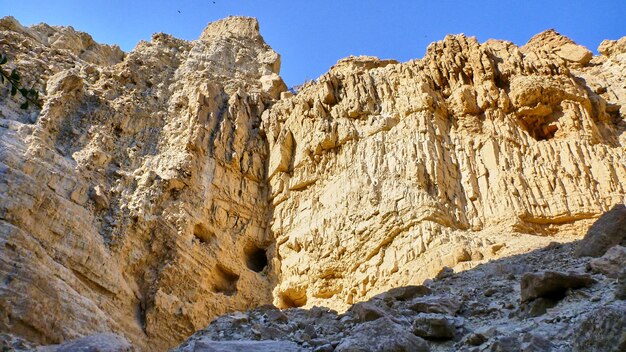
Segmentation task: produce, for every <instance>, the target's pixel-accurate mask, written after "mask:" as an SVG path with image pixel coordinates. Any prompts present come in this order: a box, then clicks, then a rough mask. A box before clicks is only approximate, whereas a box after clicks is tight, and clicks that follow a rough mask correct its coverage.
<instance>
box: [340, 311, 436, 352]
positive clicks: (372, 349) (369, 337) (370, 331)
mask: <svg viewBox="0 0 626 352" xmlns="http://www.w3.org/2000/svg"><path fill="white" fill-rule="evenodd" d="M383 351H384V352H391V351H397V352H400V351H415V352H427V351H430V348H429V347H428V343H427V342H426V341H424V340H423V339H421V338H419V337H417V336H415V335H413V334H412V333H410V332H409V329H406V328H404V327H403V326H401V325H398V324H396V323H394V322H393V321H392V320H391V319H389V318H381V319H376V320H374V321H370V322H367V323H363V324H360V325H358V326H357V327H356V328H355V329H354V330H352V332H351V333H350V336H348V337H346V338H345V339H343V341H341V343H340V344H339V345H338V346H337V348H336V349H335V352H383Z"/></svg>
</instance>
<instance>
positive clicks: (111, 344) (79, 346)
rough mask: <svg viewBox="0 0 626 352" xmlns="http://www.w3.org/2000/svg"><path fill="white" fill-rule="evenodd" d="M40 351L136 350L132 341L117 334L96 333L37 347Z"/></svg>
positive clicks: (97, 351)
mask: <svg viewBox="0 0 626 352" xmlns="http://www.w3.org/2000/svg"><path fill="white" fill-rule="evenodd" d="M37 351H38V352H131V351H135V349H134V348H133V347H132V345H131V344H130V342H128V340H126V339H125V338H124V337H122V336H119V335H116V334H110V333H109V334H96V335H90V336H86V337H82V338H78V339H75V340H71V341H67V342H65V343H63V344H60V345H52V346H44V347H39V348H37Z"/></svg>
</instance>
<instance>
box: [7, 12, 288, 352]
mask: <svg viewBox="0 0 626 352" xmlns="http://www.w3.org/2000/svg"><path fill="white" fill-rule="evenodd" d="M0 29H1V30H2V35H3V36H4V38H6V40H4V41H3V42H2V44H1V50H2V51H4V52H7V54H8V56H9V62H10V64H12V65H15V66H17V67H18V68H19V70H20V72H23V73H24V78H23V80H24V82H25V83H26V84H28V85H30V84H32V83H34V84H35V87H36V88H37V89H39V90H41V92H42V94H43V95H44V99H43V102H44V106H43V109H42V110H41V111H37V110H36V109H34V108H33V109H31V110H29V111H21V110H20V109H19V108H16V107H15V106H13V105H14V104H18V103H17V102H12V101H11V100H10V99H9V100H7V101H9V102H8V103H6V104H5V100H4V99H5V98H3V100H2V102H3V103H2V104H1V106H2V110H1V115H0V116H1V117H2V120H0V121H1V122H0V146H1V148H0V161H1V163H0V174H1V175H2V177H1V178H0V214H1V220H0V273H1V275H2V284H0V311H2V314H1V315H0V329H1V330H2V331H9V332H13V333H16V334H19V335H21V336H24V337H26V338H28V339H31V340H32V341H35V342H38V343H46V344H49V343H59V342H62V341H64V340H66V339H71V338H75V337H79V336H83V335H88V334H93V333H94V332H107V331H112V332H116V333H122V334H123V335H125V336H126V337H127V338H128V339H129V340H131V341H132V342H133V344H135V345H136V346H138V347H140V348H141V349H146V350H147V349H152V350H163V349H165V348H166V347H170V346H172V345H175V344H177V343H179V342H180V341H182V340H183V339H184V338H186V337H187V336H189V335H190V334H192V333H193V332H194V331H196V330H197V329H200V328H202V327H204V326H206V325H207V324H208V323H209V321H210V320H211V319H212V318H213V317H215V316H217V315H219V314H223V313H225V312H227V311H232V310H239V309H246V308H249V307H251V306H256V305H260V304H263V303H269V302H271V301H272V296H271V292H272V288H273V286H274V285H275V275H274V268H275V264H274V263H272V258H273V251H274V249H273V248H274V247H273V243H274V241H273V237H272V236H271V234H270V233H269V232H268V231H267V230H266V229H267V228H268V226H267V223H268V216H269V213H268V211H269V208H268V207H267V204H268V200H267V199H268V188H267V185H266V182H265V179H266V175H265V172H266V171H265V170H266V167H265V160H267V159H268V149H267V143H266V142H265V140H264V137H263V134H262V132H261V131H260V124H261V112H262V111H264V110H265V109H266V108H267V107H268V106H269V105H270V104H271V103H272V102H273V98H272V97H271V94H270V92H268V91H267V90H265V89H264V86H263V81H264V80H265V77H268V76H269V77H273V79H274V80H276V75H277V74H278V70H279V67H280V61H279V56H278V54H276V53H275V52H274V51H273V50H272V49H271V48H269V47H268V46H267V45H266V44H265V43H264V42H263V40H262V38H261V36H260V34H259V33H258V23H257V22H256V20H254V19H251V18H229V19H226V20H223V21H219V22H217V23H213V24H210V25H209V26H208V27H207V29H206V30H205V32H204V33H203V34H202V36H201V38H200V39H199V40H197V41H193V42H187V41H183V40H179V39H175V38H173V37H171V36H168V35H165V34H155V35H154V36H153V38H152V40H151V41H150V42H141V43H139V44H138V46H137V47H136V48H135V49H134V50H133V51H132V52H130V53H128V54H123V53H121V52H120V51H119V49H117V48H111V47H106V46H98V45H96V44H89V43H91V42H90V40H91V39H90V37H88V36H87V35H86V34H84V33H79V32H75V31H74V30H73V29H71V28H58V27H49V26H45V25H39V26H34V27H30V28H24V27H21V26H19V24H17V23H16V22H15V21H14V20H13V19H11V18H5V19H3V20H2V21H0ZM56 37H58V38H57V39H54V38H56ZM83 50H86V51H85V52H83V53H82V54H80V55H79V54H77V52H82V51H83ZM33 58H36V59H37V60H32V59H33ZM29 60H30V61H29ZM33 62H34V63H33ZM277 80H280V78H277ZM42 81H43V82H44V83H46V85H43V84H41V82H42ZM280 82H282V81H280ZM280 82H279V83H280ZM279 85H280V84H279ZM283 86H284V84H283ZM274 88H275V87H274ZM1 93H2V94H3V96H4V97H6V96H7V92H6V88H5V87H3V88H2V92H1ZM272 94H275V93H272ZM33 116H35V117H36V119H34V118H32V117H33ZM35 120H36V122H34V121H35ZM31 122H34V123H31Z"/></svg>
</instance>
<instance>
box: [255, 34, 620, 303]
mask: <svg viewBox="0 0 626 352" xmlns="http://www.w3.org/2000/svg"><path fill="white" fill-rule="evenodd" d="M620 43H621V42H620ZM603 48H604V49H603V51H604V52H606V53H607V55H608V56H599V57H594V58H589V57H588V56H589V55H588V50H587V49H585V48H583V47H580V46H577V45H576V44H575V43H573V42H572V41H571V40H569V39H568V38H565V37H563V36H561V35H559V34H558V33H557V32H555V31H547V32H544V33H542V34H539V35H537V36H535V37H533V38H532V39H531V40H530V41H529V43H528V44H526V45H525V46H523V47H517V46H515V45H514V44H512V43H509V42H504V41H495V40H490V41H487V42H485V43H482V44H480V43H478V42H477V41H476V39H474V38H472V37H466V36H464V35H457V36H447V37H446V38H445V39H444V40H443V41H440V42H436V43H433V44H431V45H430V46H429V48H428V50H427V53H426V55H425V57H424V58H423V59H421V60H414V61H410V62H406V63H397V62H394V61H390V60H378V59H376V58H371V57H358V58H357V57H351V58H347V59H344V60H341V61H339V62H338V63H337V65H335V66H334V67H332V68H331V69H330V71H329V72H328V73H326V74H325V75H323V76H321V77H320V78H319V79H318V80H316V81H315V82H311V83H309V84H307V85H305V86H304V87H302V88H301V89H300V91H299V92H298V94H297V95H296V96H294V97H291V98H289V99H283V100H280V101H279V102H278V103H276V104H275V105H274V106H272V108H271V109H269V110H268V111H266V112H265V113H264V114H263V126H264V129H265V130H266V133H267V138H268V143H269V146H270V159H269V170H268V175H269V183H270V186H271V195H270V197H271V201H272V206H273V208H274V209H273V218H272V222H271V229H272V232H273V234H274V236H275V237H276V242H277V248H278V252H277V255H278V259H279V261H280V279H279V284H278V286H277V287H276V289H275V291H274V297H275V303H276V304H277V305H278V306H279V307H299V306H304V307H310V306H312V305H325V306H330V307H333V308H336V309H339V310H343V309H345V307H346V305H349V304H352V303H354V302H358V301H361V300H364V299H368V298H370V297H373V296H374V295H376V294H378V293H380V292H383V291H385V290H387V289H390V288H393V287H397V286H404V285H407V284H419V283H421V282H422V281H423V280H424V279H427V278H430V277H433V276H435V275H436V274H437V273H438V272H439V270H440V269H441V268H442V267H444V266H448V267H450V268H452V269H454V270H455V271H458V270H463V269H467V268H468V267H471V266H473V265H475V264H476V263H480V262H481V261H484V260H487V259H489V258H493V257H494V256H501V255H510V254H514V253H518V252H519V250H520V249H522V248H524V251H526V250H528V249H530V248H536V246H538V245H545V244H547V242H542V241H543V240H542V239H538V238H537V236H536V235H540V236H547V237H548V236H552V237H553V238H557V237H560V238H563V237H562V236H568V235H573V236H576V237H578V238H580V236H582V234H584V233H585V231H586V230H587V228H588V226H589V225H590V224H591V222H592V221H593V219H595V218H596V217H598V216H599V215H600V214H602V213H603V212H604V211H606V210H608V209H610V208H611V207H613V206H614V205H616V204H618V203H619V204H621V203H622V202H623V200H624V194H625V192H626V189H625V188H624V185H626V183H625V180H626V157H625V155H626V154H625V148H624V146H625V145H626V144H625V142H626V139H625V138H626V134H625V133H624V130H625V128H626V124H625V123H624V121H623V120H622V116H623V115H624V112H626V110H624V109H625V108H626V105H625V102H626V95H625V93H626V91H625V90H624V83H623V81H624V72H625V71H624V70H625V69H626V55H625V54H624V53H623V50H622V49H621V48H622V47H621V46H620V44H618V42H615V43H604V44H603ZM609 48H610V49H609ZM580 53H584V54H581V55H579V54H580ZM621 207H622V208H623V205H621ZM617 227H619V225H618V226H616V228H617ZM622 230H623V229H622ZM547 237H544V239H545V238H547ZM607 249H608V248H607ZM505 253H508V254H505ZM444 274H445V273H444Z"/></svg>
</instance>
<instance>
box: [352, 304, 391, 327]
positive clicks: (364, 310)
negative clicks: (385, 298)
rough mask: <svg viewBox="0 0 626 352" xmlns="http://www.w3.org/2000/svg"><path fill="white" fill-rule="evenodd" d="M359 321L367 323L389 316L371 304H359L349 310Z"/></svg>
mask: <svg viewBox="0 0 626 352" xmlns="http://www.w3.org/2000/svg"><path fill="white" fill-rule="evenodd" d="M348 313H350V314H351V315H352V316H353V317H354V318H355V319H356V320H357V321H359V322H366V321H372V320H376V319H379V318H382V317H384V316H386V315H387V313H385V311H384V310H383V309H382V308H380V307H377V306H376V305H374V304H372V303H370V302H359V303H356V304H355V305H353V306H352V307H350V309H349V310H348Z"/></svg>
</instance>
